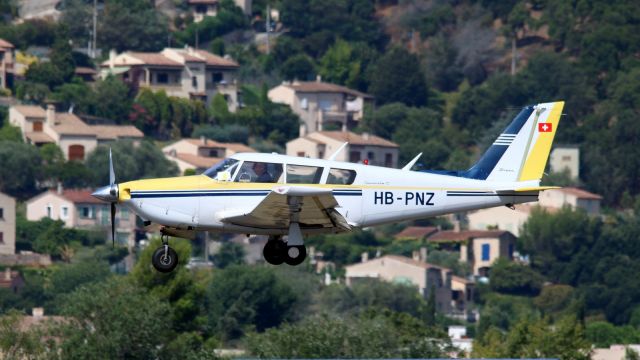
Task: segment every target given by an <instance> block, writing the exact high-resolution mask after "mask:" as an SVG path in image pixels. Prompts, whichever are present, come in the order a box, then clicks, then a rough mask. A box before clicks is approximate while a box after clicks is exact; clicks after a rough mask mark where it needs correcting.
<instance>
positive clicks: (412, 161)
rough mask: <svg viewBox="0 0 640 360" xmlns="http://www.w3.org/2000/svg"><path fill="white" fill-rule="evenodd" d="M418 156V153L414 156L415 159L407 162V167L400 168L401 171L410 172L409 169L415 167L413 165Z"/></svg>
mask: <svg viewBox="0 0 640 360" xmlns="http://www.w3.org/2000/svg"><path fill="white" fill-rule="evenodd" d="M420 156H422V153H420V154H418V155H416V157H414V158H413V159H412V160H411V161H409V162H408V163H407V165H405V166H404V167H403V168H402V171H410V170H411V168H412V167H413V165H415V164H416V161H418V159H420Z"/></svg>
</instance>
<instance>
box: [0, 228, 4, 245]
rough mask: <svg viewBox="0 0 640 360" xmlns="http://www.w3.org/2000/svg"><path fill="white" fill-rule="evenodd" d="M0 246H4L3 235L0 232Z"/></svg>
mask: <svg viewBox="0 0 640 360" xmlns="http://www.w3.org/2000/svg"><path fill="white" fill-rule="evenodd" d="M0 244H4V233H3V232H2V231H0Z"/></svg>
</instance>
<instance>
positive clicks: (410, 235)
mask: <svg viewBox="0 0 640 360" xmlns="http://www.w3.org/2000/svg"><path fill="white" fill-rule="evenodd" d="M437 231H438V228H437V227H435V226H408V227H406V228H405V229H404V230H402V231H400V232H399V233H397V234H396V235H395V236H394V239H396V240H423V239H426V238H428V237H429V235H432V234H435V233H436V232H437Z"/></svg>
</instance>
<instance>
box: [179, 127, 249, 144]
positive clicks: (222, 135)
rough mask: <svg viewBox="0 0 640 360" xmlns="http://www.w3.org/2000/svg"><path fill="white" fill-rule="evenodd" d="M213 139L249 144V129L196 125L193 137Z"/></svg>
mask: <svg viewBox="0 0 640 360" xmlns="http://www.w3.org/2000/svg"><path fill="white" fill-rule="evenodd" d="M202 136H204V137H205V138H207V139H213V140H215V141H220V142H236V143H243V144H247V143H248V142H249V128H247V127H246V126H242V125H236V124H229V125H223V126H213V125H206V124H205V125H196V127H195V129H194V130H193V133H192V134H191V137H194V138H200V137H202Z"/></svg>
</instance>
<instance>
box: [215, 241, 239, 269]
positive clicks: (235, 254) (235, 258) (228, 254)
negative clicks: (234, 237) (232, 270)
mask: <svg viewBox="0 0 640 360" xmlns="http://www.w3.org/2000/svg"><path fill="white" fill-rule="evenodd" d="M244 256H245V252H244V248H243V247H242V245H240V244H236V243H232V242H225V243H224V244H222V246H221V247H220V251H219V252H218V253H217V254H216V255H215V256H214V257H213V261H214V262H215V264H216V266H217V267H219V268H220V269H224V268H226V267H227V266H231V265H242V264H244Z"/></svg>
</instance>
